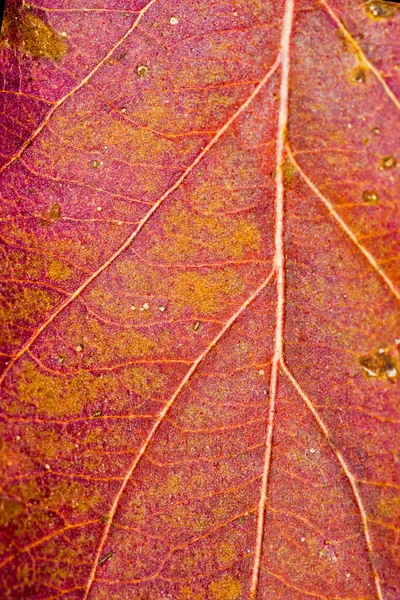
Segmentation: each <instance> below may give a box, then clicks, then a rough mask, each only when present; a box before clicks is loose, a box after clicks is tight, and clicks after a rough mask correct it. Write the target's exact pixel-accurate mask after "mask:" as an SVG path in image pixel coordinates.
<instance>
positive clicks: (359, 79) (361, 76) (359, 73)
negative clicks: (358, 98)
mask: <svg viewBox="0 0 400 600" xmlns="http://www.w3.org/2000/svg"><path fill="white" fill-rule="evenodd" d="M365 79H366V76H365V71H364V69H357V70H356V72H355V73H354V81H355V82H356V83H364V82H365Z"/></svg>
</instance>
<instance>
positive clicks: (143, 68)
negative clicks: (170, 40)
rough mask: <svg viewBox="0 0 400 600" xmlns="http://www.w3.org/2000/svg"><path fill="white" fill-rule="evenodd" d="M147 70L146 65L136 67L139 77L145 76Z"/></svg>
mask: <svg viewBox="0 0 400 600" xmlns="http://www.w3.org/2000/svg"><path fill="white" fill-rule="evenodd" d="M148 72H149V67H147V66H146V65H139V66H138V67H137V69H136V73H137V74H138V75H139V77H142V78H143V77H146V75H147V73H148Z"/></svg>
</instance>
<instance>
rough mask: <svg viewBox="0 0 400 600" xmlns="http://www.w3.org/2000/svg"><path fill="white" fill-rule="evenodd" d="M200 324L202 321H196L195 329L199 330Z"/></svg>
mask: <svg viewBox="0 0 400 600" xmlns="http://www.w3.org/2000/svg"><path fill="white" fill-rule="evenodd" d="M200 325H201V323H200V321H196V323H194V324H193V330H194V331H198V330H199V329H200Z"/></svg>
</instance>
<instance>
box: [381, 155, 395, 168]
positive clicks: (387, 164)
mask: <svg viewBox="0 0 400 600" xmlns="http://www.w3.org/2000/svg"><path fill="white" fill-rule="evenodd" d="M396 165H397V159H396V158H395V157H394V156H384V157H383V158H382V167H383V168H384V169H393V167H395V166H396Z"/></svg>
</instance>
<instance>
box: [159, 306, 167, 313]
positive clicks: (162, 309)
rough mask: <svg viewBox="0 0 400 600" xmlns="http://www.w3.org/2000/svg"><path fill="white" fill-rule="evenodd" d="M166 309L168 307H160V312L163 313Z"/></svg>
mask: <svg viewBox="0 0 400 600" xmlns="http://www.w3.org/2000/svg"><path fill="white" fill-rule="evenodd" d="M166 308H167V307H166V306H159V307H158V310H159V311H160V312H162V313H163V312H164V311H165V309H166Z"/></svg>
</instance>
